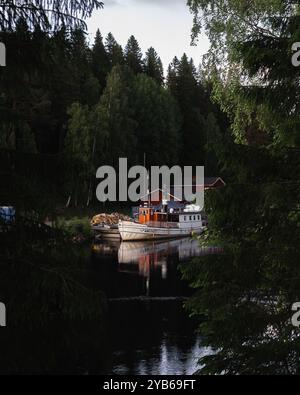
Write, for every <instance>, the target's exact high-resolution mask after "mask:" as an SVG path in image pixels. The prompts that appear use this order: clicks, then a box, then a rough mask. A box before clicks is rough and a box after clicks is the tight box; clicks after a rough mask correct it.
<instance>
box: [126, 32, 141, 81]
mask: <svg viewBox="0 0 300 395" xmlns="http://www.w3.org/2000/svg"><path fill="white" fill-rule="evenodd" d="M142 58H143V55H142V51H141V48H140V46H139V43H138V42H137V40H136V38H135V37H134V36H131V37H130V38H129V40H128V42H127V45H126V48H125V61H126V64H127V66H129V67H130V68H131V70H132V71H133V72H134V74H138V73H142V72H143V61H142Z"/></svg>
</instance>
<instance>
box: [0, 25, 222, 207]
mask: <svg viewBox="0 0 300 395" xmlns="http://www.w3.org/2000/svg"><path fill="white" fill-rule="evenodd" d="M0 40H1V41H2V42H4V43H5V44H6V47H7V48H8V49H9V51H8V53H9V58H8V65H7V67H6V68H2V69H1V70H0V73H1V74H0V83H1V87H2V94H1V98H0V99H1V102H0V112H1V120H2V121H1V125H0V128H1V134H0V136H1V137H0V148H1V150H2V152H3V153H6V156H10V157H11V156H14V158H16V157H17V158H18V160H20V161H22V160H24V161H25V162H26V166H25V167H26V168H28V165H29V164H30V163H32V166H31V168H30V170H28V173H29V174H28V175H29V180H28V177H26V175H25V178H24V180H23V182H24V183H25V185H26V187H25V188H26V191H27V192H26V193H27V194H28V198H27V199H26V201H27V202H28V203H29V202H30V201H31V199H34V196H35V195H36V190H35V187H38V184H40V183H41V182H42V184H41V185H40V187H39V188H41V189H42V188H46V190H47V192H48V195H49V196H51V201H53V202H55V201H56V202H57V204H58V203H60V204H62V203H66V204H68V205H73V206H74V205H75V206H77V205H86V204H90V203H91V202H92V201H93V200H95V181H96V180H95V175H96V169H97V168H98V167H99V166H102V165H113V166H116V167H117V165H118V160H119V158H121V157H126V158H128V161H129V164H130V165H137V164H139V165H142V164H143V161H144V157H145V155H146V158H147V166H152V165H169V166H173V165H178V164H179V165H206V166H207V172H209V173H210V174H211V175H213V174H214V172H217V171H218V169H217V167H216V165H215V161H214V160H213V153H212V152H211V150H209V141H210V140H213V139H214V137H215V136H216V135H219V134H222V133H224V131H225V130H226V127H227V123H226V117H225V116H224V115H222V113H221V111H220V110H219V108H218V107H217V105H215V104H213V103H212V102H211V100H210V90H211V85H210V82H209V81H206V80H205V79H204V77H203V73H202V72H201V69H200V70H197V69H196V67H195V65H194V62H193V60H192V59H188V57H187V56H186V55H185V54H184V55H183V56H182V57H181V59H178V58H177V57H175V58H174V60H173V62H172V63H171V64H170V65H169V68H168V72H167V75H166V76H164V69H163V65H162V62H161V60H160V58H159V55H158V54H157V53H156V51H155V49H154V48H152V47H151V48H149V49H148V51H147V52H146V54H145V55H143V54H142V51H141V49H140V46H139V44H138V41H137V40H136V38H135V37H134V36H131V37H130V38H129V40H128V43H127V45H126V47H125V48H124V49H123V48H122V47H121V46H120V45H119V44H118V43H117V41H116V40H115V38H114V36H113V35H112V34H111V33H109V34H108V36H107V37H106V38H105V39H103V37H102V35H101V32H100V30H98V31H97V34H96V37H95V39H94V42H93V43H92V44H91V45H89V43H88V42H87V35H86V33H85V32H84V31H83V30H82V29H75V30H71V31H69V30H67V29H65V28H61V29H59V30H57V31H56V32H55V33H53V34H50V33H49V32H47V31H43V30H42V29H41V28H40V27H39V26H35V27H34V28H29V26H28V24H27V22H26V21H25V20H24V19H20V20H18V22H17V23H16V26H15V28H14V29H13V30H4V31H2V32H1V34H0ZM7 160H12V162H13V161H14V159H11V158H10V159H7ZM6 167H7V166H6ZM19 167H20V170H21V172H23V170H24V166H22V165H20V166H19ZM37 170H38V172H39V174H36V178H34V174H35V173H36V171H37ZM13 176H17V177H18V176H20V174H19V173H18V171H17V172H14V174H13ZM23 176H24V174H21V176H20V181H19V182H21V183H22V178H23ZM10 180H12V175H11V174H10V172H9V171H8V175H7V178H6V182H8V183H10V182H11V181H10ZM33 180H34V185H33V187H32V188H33V189H32V193H31V194H30V186H31V185H32V184H33ZM43 180H44V181H46V182H43ZM49 185H50V186H51V188H50V189H51V190H50V189H49ZM2 199H4V200H5V197H3V198H2ZM6 201H7V204H15V205H16V206H19V205H20V204H21V202H16V201H15V199H12V200H11V197H9V196H7V197H6ZM30 204H32V203H30ZM21 207H22V204H21ZM22 208H25V207H22Z"/></svg>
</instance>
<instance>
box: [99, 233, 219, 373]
mask: <svg viewBox="0 0 300 395" xmlns="http://www.w3.org/2000/svg"><path fill="white" fill-rule="evenodd" d="M215 252H216V251H215V250H211V249H201V248H200V246H199V242H198V241H196V240H192V239H181V240H172V241H167V242H157V243H152V242H146V243H142V242H135V243H117V242H116V243H115V242H111V243H109V242H103V243H101V244H97V245H95V246H94V248H93V259H92V262H93V277H94V282H95V285H96V286H97V288H98V287H99V289H101V290H104V291H105V293H106V295H107V296H108V298H109V329H108V332H109V340H108V344H109V353H108V354H109V356H108V358H107V368H106V370H105V371H104V372H103V373H108V374H134V375H144V374H155V375H164V374H176V375H180V374H192V373H194V372H195V371H196V370H197V369H198V366H197V362H198V360H199V358H200V357H201V356H203V355H204V354H205V353H207V352H208V350H206V349H204V348H203V347H202V346H201V336H200V335H197V334H196V333H195V329H196V323H195V322H193V320H192V319H191V318H190V317H188V315H187V313H186V312H185V310H184V308H183V304H184V300H185V299H186V298H187V297H189V296H190V295H191V294H192V291H191V289H190V288H189V286H188V284H187V283H185V282H184V281H183V280H182V279H181V277H182V275H181V272H180V271H179V268H178V265H179V264H184V263H185V262H189V261H190V260H191V259H192V258H193V257H196V256H201V255H207V254H211V253H215Z"/></svg>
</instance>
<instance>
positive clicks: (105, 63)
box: [92, 29, 110, 90]
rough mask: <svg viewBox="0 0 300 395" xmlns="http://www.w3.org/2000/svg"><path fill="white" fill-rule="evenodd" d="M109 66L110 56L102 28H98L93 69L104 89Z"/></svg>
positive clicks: (93, 52)
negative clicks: (101, 31) (105, 45)
mask: <svg viewBox="0 0 300 395" xmlns="http://www.w3.org/2000/svg"><path fill="white" fill-rule="evenodd" d="M109 66H110V65H109V56H108V54H107V52H106V49H105V47H104V44H103V38H102V35H101V33H100V30H99V29H98V30H97V32H96V37H95V42H94V45H93V49H92V70H93V73H94V76H96V78H97V79H98V81H99V83H100V86H101V89H102V90H104V88H105V84H106V77H107V74H108V72H109Z"/></svg>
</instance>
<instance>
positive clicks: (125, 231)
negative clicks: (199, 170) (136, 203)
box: [119, 205, 206, 241]
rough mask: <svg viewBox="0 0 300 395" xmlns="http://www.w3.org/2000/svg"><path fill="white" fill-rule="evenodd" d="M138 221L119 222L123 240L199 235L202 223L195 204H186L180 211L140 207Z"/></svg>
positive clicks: (202, 229) (201, 230)
mask: <svg viewBox="0 0 300 395" xmlns="http://www.w3.org/2000/svg"><path fill="white" fill-rule="evenodd" d="M138 218H139V221H138V222H128V221H120V222H119V232H120V235H121V239H122V240H123V241H137V240H159V239H172V238H180V237H187V236H193V235H200V234H201V233H203V231H204V229H205V228H206V227H205V226H204V223H203V221H202V216H201V212H200V210H199V209H198V208H197V207H196V206H193V205H191V206H187V207H186V208H185V209H184V210H182V211H178V212H176V211H172V212H168V211H167V210H166V207H164V208H163V210H161V211H155V210H154V208H153V207H148V206H147V207H146V206H144V207H140V210H139V217H138Z"/></svg>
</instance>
